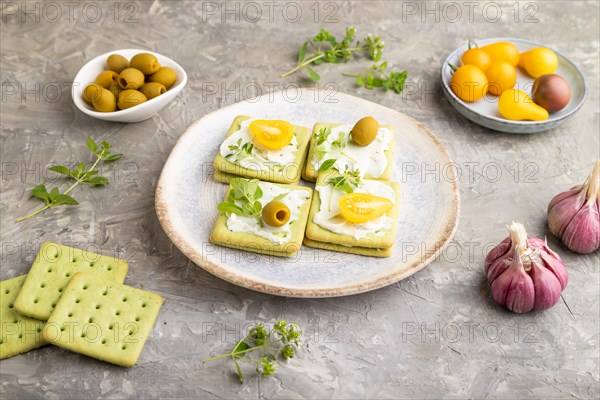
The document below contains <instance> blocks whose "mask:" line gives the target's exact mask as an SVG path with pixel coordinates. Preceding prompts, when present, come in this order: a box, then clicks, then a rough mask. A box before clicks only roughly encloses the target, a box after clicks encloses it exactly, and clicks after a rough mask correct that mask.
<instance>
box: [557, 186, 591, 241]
mask: <svg viewBox="0 0 600 400" xmlns="http://www.w3.org/2000/svg"><path fill="white" fill-rule="evenodd" d="M570 193H572V191H571V190H570V191H568V192H564V193H560V194H558V195H557V196H555V197H554V199H556V198H557V197H562V199H561V200H560V201H557V202H555V203H554V205H553V206H552V207H550V206H548V227H549V228H550V232H552V234H553V235H554V236H557V237H560V236H562V234H563V232H564V231H565V229H566V227H567V225H568V224H569V223H570V222H571V220H572V219H573V217H574V216H575V214H577V212H578V211H579V210H580V209H581V207H582V206H583V204H584V203H585V190H581V189H580V190H579V192H577V193H575V194H572V195H569V196H562V195H565V194H570ZM554 199H552V200H551V201H550V204H552V201H553V200H554Z"/></svg>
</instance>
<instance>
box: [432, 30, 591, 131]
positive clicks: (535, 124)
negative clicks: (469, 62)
mask: <svg viewBox="0 0 600 400" xmlns="http://www.w3.org/2000/svg"><path fill="white" fill-rule="evenodd" d="M474 41H475V42H492V43H494V42H500V41H506V42H514V41H516V42H521V43H525V44H528V45H533V46H536V47H545V48H548V49H550V50H552V51H553V52H555V53H556V54H557V55H558V56H560V57H562V58H563V59H564V60H566V61H567V62H568V63H569V64H570V65H571V66H572V67H573V68H574V69H575V71H577V73H578V74H579V76H580V77H581V80H582V81H583V97H582V98H581V101H580V102H579V103H577V104H576V105H575V107H574V108H573V109H572V110H571V111H569V112H568V113H566V114H564V115H562V116H561V117H559V118H556V119H547V120H544V121H511V120H507V119H504V118H498V117H494V116H490V115H485V114H482V113H480V112H479V111H476V110H473V109H472V108H471V107H469V105H468V104H466V103H465V102H464V101H462V100H461V99H459V98H458V96H456V95H455V94H454V92H452V90H451V89H450V86H449V83H447V82H446V81H445V80H444V69H445V68H446V66H447V65H448V63H449V61H450V59H451V58H453V57H454V56H455V55H456V54H457V53H458V52H459V51H460V50H461V49H462V48H463V47H464V46H465V45H464V44H463V45H461V46H459V47H457V48H456V49H454V50H453V51H452V52H450V54H449V55H448V56H447V57H446V58H445V59H444V61H443V62H442V66H441V68H440V80H441V81H442V87H443V89H444V94H445V95H446V96H450V97H451V98H452V100H453V102H451V104H453V106H454V104H458V105H459V106H461V107H462V108H463V109H465V110H467V111H468V112H469V113H471V114H475V115H476V116H477V117H478V118H481V119H485V120H487V121H488V122H490V123H493V124H498V123H500V124H505V125H506V126H510V127H518V128H524V129H535V128H541V127H544V126H549V127H550V128H551V127H552V126H553V125H555V124H559V123H561V122H564V121H565V120H566V119H568V118H570V117H572V116H573V115H574V114H575V113H576V112H577V111H579V110H580V109H581V107H583V104H584V103H585V101H586V100H587V97H588V92H589V87H588V83H587V80H586V78H585V74H584V73H583V71H582V70H581V68H580V67H579V66H578V65H577V64H576V63H575V62H573V61H572V60H571V59H570V58H569V57H567V56H565V55H564V54H563V53H561V52H560V51H557V50H556V49H554V48H553V47H550V46H547V45H545V44H543V43H539V42H535V41H533V40H529V39H522V38H517V37H492V38H485V39H479V40H474ZM457 111H458V110H457ZM472 121H473V122H475V123H477V124H478V125H481V123H479V122H477V121H474V120H472Z"/></svg>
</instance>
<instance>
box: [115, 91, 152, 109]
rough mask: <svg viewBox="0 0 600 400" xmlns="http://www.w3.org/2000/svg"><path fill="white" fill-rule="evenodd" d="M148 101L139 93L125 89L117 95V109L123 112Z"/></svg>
mask: <svg viewBox="0 0 600 400" xmlns="http://www.w3.org/2000/svg"><path fill="white" fill-rule="evenodd" d="M146 100H148V99H147V98H146V96H144V94H143V93H142V92H140V91H137V90H133V89H127V90H123V91H122V92H121V93H119V108H120V109H121V110H125V109H126V108H131V107H134V106H137V105H138V104H142V103H143V102H145V101H146Z"/></svg>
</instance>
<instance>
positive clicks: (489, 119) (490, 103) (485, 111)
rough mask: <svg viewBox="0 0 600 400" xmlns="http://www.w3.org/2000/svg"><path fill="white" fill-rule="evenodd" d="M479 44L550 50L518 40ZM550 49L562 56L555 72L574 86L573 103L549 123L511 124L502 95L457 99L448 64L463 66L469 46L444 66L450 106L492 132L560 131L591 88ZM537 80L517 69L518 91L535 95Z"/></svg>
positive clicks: (494, 40) (484, 41) (572, 89)
mask: <svg viewBox="0 0 600 400" xmlns="http://www.w3.org/2000/svg"><path fill="white" fill-rule="evenodd" d="M476 42H477V44H478V45H479V47H482V46H485V45H487V44H490V43H495V42H511V43H513V44H514V45H515V46H517V48H518V49H519V51H520V52H525V51H527V50H529V49H532V48H534V47H548V46H546V45H544V44H541V43H535V42H531V41H529V40H524V39H517V38H491V39H485V40H477V41H476ZM548 48H550V49H551V50H552V51H554V52H555V53H556V55H557V56H558V68H557V69H556V72H555V73H556V74H559V75H561V76H563V77H564V78H565V79H566V80H567V81H568V82H569V85H570V86H571V100H570V101H569V104H568V105H567V106H566V107H565V108H563V109H562V110H560V111H559V112H556V113H554V114H550V118H549V119H547V120H545V121H510V120H507V119H504V118H502V116H500V113H499V112H498V96H494V95H491V94H488V95H486V96H485V97H484V98H483V99H481V100H479V101H476V102H474V103H466V102H464V101H462V100H460V99H459V98H458V97H456V95H455V94H454V93H453V92H452V90H451V89H450V80H451V79H452V69H451V68H450V66H449V65H448V64H449V63H450V64H452V65H456V66H459V65H461V63H460V57H461V56H462V54H463V53H464V52H465V51H466V50H467V44H465V45H463V46H461V47H459V48H458V49H456V50H454V51H453V52H452V54H450V55H449V56H448V58H446V60H444V63H443V64H442V83H443V85H442V88H443V91H444V94H445V95H446V98H447V99H448V101H449V102H450V104H452V106H453V107H454V108H455V109H456V110H457V111H458V112H459V113H461V114H462V115H464V116H465V117H467V118H468V119H470V120H471V121H473V122H475V123H477V124H479V125H482V126H485V127H487V128H490V129H494V130H497V131H502V132H509V133H536V132H542V131H545V130H548V129H552V128H556V127H557V126H558V125H560V124H562V123H563V122H565V121H566V120H568V119H569V118H571V117H572V116H573V115H574V114H575V112H577V110H579V109H580V108H581V106H582V105H583V103H584V101H585V98H586V96H587V85H586V83H585V78H584V76H583V73H582V72H581V70H580V69H579V68H578V67H577V66H576V65H575V64H574V63H573V62H571V61H570V60H569V59H568V58H566V57H565V56H563V55H562V54H560V53H559V52H558V51H556V49H552V48H551V47H548ZM533 81H534V79H533V78H531V77H530V76H528V75H527V74H526V73H525V72H524V71H523V70H522V69H521V68H517V83H516V84H515V89H521V90H523V91H524V92H526V93H527V94H529V95H530V96H531V88H532V87H533Z"/></svg>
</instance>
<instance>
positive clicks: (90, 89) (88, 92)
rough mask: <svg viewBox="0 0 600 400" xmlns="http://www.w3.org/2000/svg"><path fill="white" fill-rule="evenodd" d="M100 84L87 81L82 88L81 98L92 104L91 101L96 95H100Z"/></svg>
mask: <svg viewBox="0 0 600 400" xmlns="http://www.w3.org/2000/svg"><path fill="white" fill-rule="evenodd" d="M101 89H103V88H102V86H100V85H98V84H97V83H95V82H92V83H88V85H87V86H86V87H85V88H84V89H83V100H85V102H86V103H88V104H89V105H92V101H93V100H94V98H95V97H96V96H99V95H100V91H101Z"/></svg>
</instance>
